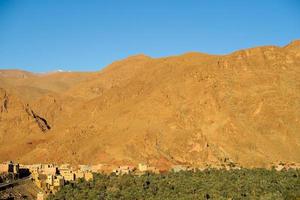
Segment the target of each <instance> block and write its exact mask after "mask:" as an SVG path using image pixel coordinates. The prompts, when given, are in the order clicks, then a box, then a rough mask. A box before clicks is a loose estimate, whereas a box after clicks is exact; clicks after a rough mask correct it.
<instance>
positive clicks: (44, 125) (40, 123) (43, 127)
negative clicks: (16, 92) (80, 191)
mask: <svg viewBox="0 0 300 200" xmlns="http://www.w3.org/2000/svg"><path fill="white" fill-rule="evenodd" d="M25 111H26V113H27V114H28V115H29V116H31V117H33V118H34V119H35V121H36V123H37V124H38V126H39V128H40V129H41V131H43V132H46V131H48V130H50V129H51V127H50V125H49V124H48V122H47V120H46V119H45V118H43V117H41V116H39V115H37V114H36V113H35V112H34V111H33V110H31V109H30V107H29V106H28V105H26V107H25Z"/></svg>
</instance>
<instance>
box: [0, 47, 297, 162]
mask: <svg viewBox="0 0 300 200" xmlns="http://www.w3.org/2000/svg"><path fill="white" fill-rule="evenodd" d="M299 48H300V44H299V41H294V42H292V43H291V44H289V45H287V46H285V47H282V48H281V47H276V46H266V47H257V48H252V49H246V50H241V51H237V52H234V53H232V54H229V55H224V56H213V55H207V54H201V53H187V54H184V55H181V56H174V57H166V58H159V59H153V58H150V57H147V56H144V55H138V56H133V57H129V58H127V59H124V60H121V61H117V62H115V63H113V64H111V65H110V66H108V67H107V68H105V69H103V70H102V71H100V72H97V73H85V74H81V73H76V74H73V73H65V74H63V78H59V77H61V76H62V75H59V74H58V75H55V76H54V75H45V76H44V77H42V78H41V77H36V75H34V78H27V79H24V78H20V77H14V80H12V78H7V77H1V76H0V84H1V86H0V87H2V88H3V90H2V93H3V94H2V96H1V99H0V105H1V106H2V107H6V109H4V111H2V112H1V117H0V120H1V121H0V144H1V146H0V159H1V160H6V159H12V160H19V161H22V162H71V163H132V164H136V163H138V162H148V163H151V164H153V165H157V166H167V165H171V164H176V163H177V164H179V163H182V164H192V165H196V166H201V165H204V164H217V163H222V162H224V160H231V161H234V162H237V163H240V164H242V165H243V166H248V167H249V166H266V165H268V164H269V163H271V162H275V161H279V160H281V161H292V162H300V50H299ZM20 79H22V80H20ZM32 80H34V81H32ZM7 82H9V84H7ZM29 82H30V83H29ZM2 83H6V84H3V85H2ZM40 83H41V85H42V86H40V85H39V84H40ZM20 86H26V87H34V88H35V89H36V88H37V89H41V90H42V92H36V91H34V92H33V94H35V95H31V92H30V91H29V90H28V94H27V95H24V94H22V93H21V92H20V90H19V89H16V88H18V87H20ZM58 86H59V87H58ZM36 93H37V95H36ZM4 94H5V95H4ZM7 96H8V97H9V99H10V98H11V99H12V101H6V100H5V99H6V98H7ZM23 96H24V97H23ZM31 96H35V97H34V98H33V97H32V98H31ZM14 99H15V100H14ZM13 100H14V101H13ZM5 102H6V103H5ZM27 104H29V105H27ZM5 105H6V106H5ZM26 108H30V110H31V111H32V113H34V114H28V112H26ZM34 115H36V116H39V117H40V118H41V119H44V120H40V122H41V121H42V122H44V123H45V121H46V123H47V125H48V126H49V127H50V129H47V130H46V131H43V129H42V128H41V125H40V124H39V120H37V118H36V117H34ZM25 116H26V117H25ZM42 127H43V126H42ZM12 136H13V137H12ZM22 148H24V149H25V150H24V151H23V150H22ZM10 152H11V153H10Z"/></svg>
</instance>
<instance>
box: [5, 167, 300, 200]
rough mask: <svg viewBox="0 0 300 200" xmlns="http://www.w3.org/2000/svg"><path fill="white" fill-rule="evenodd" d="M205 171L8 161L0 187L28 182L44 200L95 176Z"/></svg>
mask: <svg viewBox="0 0 300 200" xmlns="http://www.w3.org/2000/svg"><path fill="white" fill-rule="evenodd" d="M207 168H210V167H206V168H195V167H191V166H187V165H174V166H172V167H171V168H170V169H169V170H161V169H158V168H156V167H153V166H149V165H147V164H144V163H139V164H138V165H137V166H132V165H128V166H127V165H124V166H117V167H116V166H111V165H106V164H98V165H77V166H72V165H70V164H61V165H58V164H32V165H23V164H19V163H14V162H12V161H8V162H3V163H1V164H0V187H1V185H2V186H4V185H5V184H6V185H9V183H17V182H18V180H23V179H30V180H31V181H32V182H33V183H34V185H35V186H36V187H38V188H39V189H40V191H39V192H38V193H37V194H36V196H37V200H44V199H46V198H47V196H48V195H50V194H55V193H56V192H58V191H59V190H60V188H62V187H63V186H64V185H67V184H73V183H76V182H77V181H79V180H80V179H83V180H85V181H92V180H93V174H95V173H106V174H111V173H114V174H115V175H117V176H120V175H124V174H133V175H136V176H141V175H143V174H145V173H155V174H159V173H165V172H167V171H172V172H175V173H176V172H180V171H196V170H204V169H207ZM213 168H215V169H225V170H233V169H235V170H238V169H241V167H239V166H237V165H236V164H234V163H230V164H227V165H220V166H215V167H213ZM272 168H273V169H275V170H277V171H281V170H288V169H299V168H300V165H299V164H296V163H284V162H278V163H273V164H272Z"/></svg>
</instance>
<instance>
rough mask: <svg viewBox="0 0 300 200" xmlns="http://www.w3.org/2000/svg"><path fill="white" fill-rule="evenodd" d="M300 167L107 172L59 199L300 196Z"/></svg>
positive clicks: (61, 193) (73, 187)
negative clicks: (142, 172) (280, 169)
mask: <svg viewBox="0 0 300 200" xmlns="http://www.w3.org/2000/svg"><path fill="white" fill-rule="evenodd" d="M299 197H300V171H299V170H288V171H281V172H278V171H275V170H266V169H251V170H250V169H241V170H230V171H226V170H213V169H210V170H205V171H197V172H190V171H185V172H184V171H182V172H178V173H174V172H169V173H166V174H145V175H143V176H140V177H139V176H134V175H123V176H115V175H103V174H95V176H94V180H93V181H90V182H86V181H79V182H78V183H77V184H74V185H67V186H65V187H63V188H62V189H61V190H60V191H59V192H58V193H57V194H56V195H54V196H50V197H49V199H50V200H55V199H68V200H69V199H166V200H167V199H263V200H265V199H272V200H273V199H274V200H279V199H297V198H299Z"/></svg>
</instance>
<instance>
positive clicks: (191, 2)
mask: <svg viewBox="0 0 300 200" xmlns="http://www.w3.org/2000/svg"><path fill="white" fill-rule="evenodd" d="M299 38H300V0H126V1H125V0H118V1H117V0H15V1H14V0H0V68H1V69H3V68H19V69H25V70H29V71H35V72H45V71H52V70H56V69H64V70H74V71H94V70H99V69H101V68H103V67H104V66H106V65H107V64H109V63H111V62H113V61H115V60H117V59H121V58H125V57H127V56H129V55H134V54H139V53H144V54H147V55H149V56H152V57H161V56H168V55H175V54H181V53H184V52H188V51H200V52H206V53H211V54H226V53H229V52H231V51H234V50H237V49H241V48H247V47H253V46H259V45H270V44H274V45H285V44H287V43H289V42H290V41H291V40H294V39H299Z"/></svg>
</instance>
